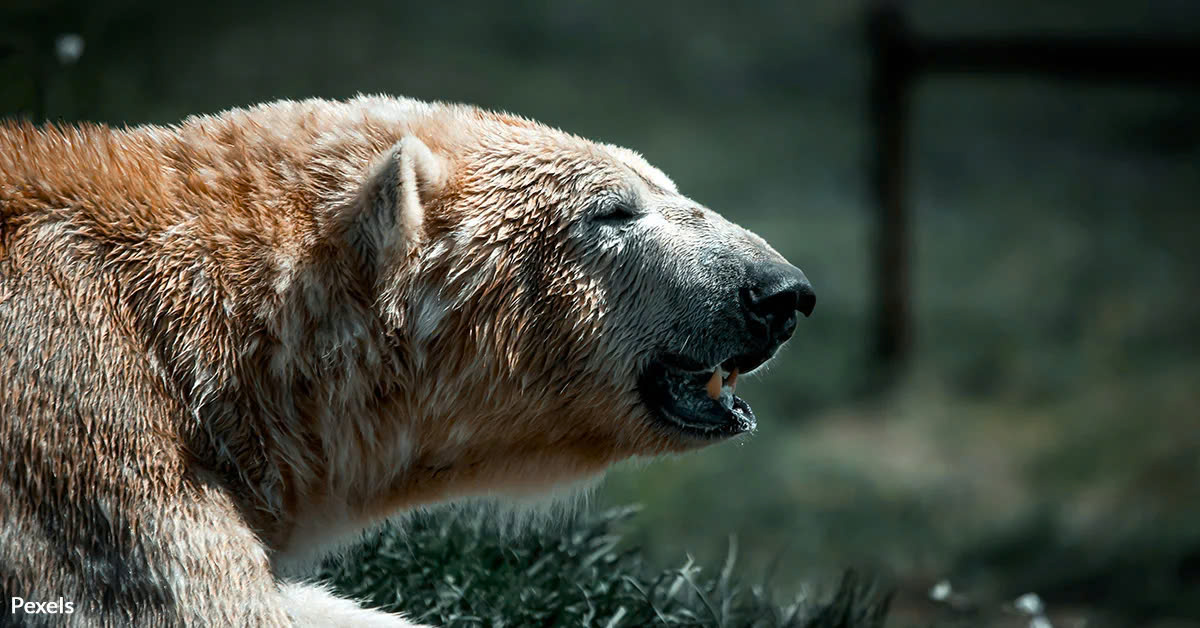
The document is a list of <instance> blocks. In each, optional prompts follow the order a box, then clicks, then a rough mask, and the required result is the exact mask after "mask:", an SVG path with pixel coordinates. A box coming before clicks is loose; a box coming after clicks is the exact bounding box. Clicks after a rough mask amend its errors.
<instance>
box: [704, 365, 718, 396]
mask: <svg viewBox="0 0 1200 628" xmlns="http://www.w3.org/2000/svg"><path fill="white" fill-rule="evenodd" d="M706 388H707V389H708V398H709V399H719V398H720V397H721V373H720V372H719V371H715V370H714V371H713V373H712V377H710V378H708V385H707V386H706Z"/></svg>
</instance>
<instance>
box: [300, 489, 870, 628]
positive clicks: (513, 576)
mask: <svg viewBox="0 0 1200 628" xmlns="http://www.w3.org/2000/svg"><path fill="white" fill-rule="evenodd" d="M635 512H636V509H635V508H621V509H613V510H607V511H603V512H598V513H594V514H591V515H589V516H587V517H584V518H581V519H579V520H577V521H574V522H572V523H569V524H567V525H565V526H564V527H563V528H562V529H560V530H558V531H539V532H522V533H501V532H498V531H497V530H496V526H495V525H493V524H492V523H490V522H489V517H488V515H487V514H485V513H482V512H473V511H447V512H442V513H438V514H421V515H416V516H414V517H413V518H412V519H410V520H409V521H407V522H406V523H405V524H404V525H403V526H402V527H394V528H389V529H387V530H385V531H384V532H382V533H381V534H379V535H378V536H375V537H373V538H372V539H371V540H369V541H368V542H367V543H365V544H364V545H363V546H361V547H359V548H357V549H356V550H354V551H352V552H351V553H350V554H349V555H348V556H347V557H346V558H345V559H344V560H341V561H338V562H337V563H331V564H330V565H328V566H327V568H326V569H325V571H324V573H323V576H324V578H325V579H326V580H328V581H329V582H330V583H331V584H333V586H334V587H335V588H336V589H338V590H339V591H340V592H341V593H342V594H344V595H347V596H350V597H353V598H354V599H357V600H361V601H364V602H365V603H367V604H370V605H372V606H376V607H379V608H382V609H385V610H388V611H401V612H404V613H405V614H406V615H407V616H408V617H409V618H411V619H413V620H415V621H419V622H424V623H431V624H434V625H439V626H455V627H465V626H496V627H500V626H597V627H601V628H609V627H612V628H616V627H618V626H713V627H732V626H738V627H740V626H754V627H762V628H774V627H782V626H795V627H802V628H849V627H852V626H853V627H867V628H881V627H882V626H883V621H884V616H885V615H886V613H887V606H888V601H889V595H887V594H883V593H881V592H879V591H878V590H877V588H876V587H875V586H874V585H872V584H868V583H863V582H862V581H860V580H859V579H858V578H857V577H855V575H854V574H852V573H847V574H846V575H845V576H844V577H843V578H842V581H841V583H840V584H839V585H838V587H837V588H836V590H835V591H834V592H833V593H832V595H827V596H821V595H817V594H814V593H812V592H806V593H804V594H801V595H797V596H796V597H795V598H793V599H792V600H790V601H788V602H786V603H779V602H777V601H776V600H775V599H774V598H773V596H772V595H771V594H770V593H769V592H768V587H767V586H765V585H748V584H745V583H744V582H742V581H740V580H739V578H738V576H737V575H736V572H735V567H736V558H737V551H736V543H733V542H731V543H730V552H729V555H728V558H727V560H726V561H725V564H724V565H723V566H722V567H721V568H720V569H719V570H712V571H710V570H707V569H701V567H700V566H698V565H696V564H695V563H693V561H692V560H691V559H688V560H687V561H685V563H684V564H683V565H682V566H681V567H678V568H676V569H668V570H665V571H662V570H658V569H655V568H653V567H651V566H650V565H648V564H647V562H646V560H645V559H644V558H643V556H642V554H641V553H640V552H639V551H638V550H637V549H622V548H620V547H618V546H619V544H620V540H621V537H620V535H619V534H617V533H616V531H615V528H616V527H617V526H618V524H620V523H622V522H624V521H626V520H628V519H629V518H630V517H632V516H633V514H634V513H635Z"/></svg>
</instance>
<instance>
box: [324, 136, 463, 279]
mask: <svg viewBox="0 0 1200 628" xmlns="http://www.w3.org/2000/svg"><path fill="white" fill-rule="evenodd" d="M448 179H449V166H448V164H447V162H446V160H445V159H444V158H442V157H440V156H438V155H435V154H434V153H433V151H431V150H430V149H429V147H428V146H426V145H425V143H424V142H422V141H421V140H419V139H417V138H416V137H415V136H412V135H408V136H405V137H404V139H402V140H400V141H399V142H396V143H395V144H393V145H392V147H391V148H389V149H388V150H386V151H384V152H383V153H382V154H381V155H380V156H379V157H378V158H376V159H375V161H374V162H372V164H371V166H370V167H369V169H368V173H367V177H366V179H365V180H364V181H363V186H362V190H361V192H360V194H359V199H358V203H356V208H355V210H354V211H352V212H351V214H352V215H351V216H350V217H349V220H348V221H347V222H348V223H349V224H346V225H345V233H346V236H347V240H348V242H349V244H350V246H351V247H352V248H353V249H354V250H355V252H356V253H357V255H358V257H359V259H360V260H361V261H362V262H363V263H364V264H366V266H367V267H368V268H370V269H372V270H374V269H378V267H379V266H380V265H382V264H383V263H385V261H386V260H389V259H393V258H395V257H397V256H399V257H405V256H407V255H408V254H409V253H411V252H413V251H414V250H416V248H417V247H418V246H419V245H420V243H421V239H422V236H423V233H424V229H423V225H424V222H425V206H426V204H427V203H428V201H429V199H431V198H433V197H435V196H437V195H439V194H440V193H441V192H442V191H443V190H444V188H445V186H446V182H447V181H448Z"/></svg>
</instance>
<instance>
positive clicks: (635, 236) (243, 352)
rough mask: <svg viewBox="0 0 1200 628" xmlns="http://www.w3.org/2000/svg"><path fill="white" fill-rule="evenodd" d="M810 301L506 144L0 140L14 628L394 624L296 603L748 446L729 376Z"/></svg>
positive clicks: (707, 213) (217, 118)
mask: <svg viewBox="0 0 1200 628" xmlns="http://www.w3.org/2000/svg"><path fill="white" fill-rule="evenodd" d="M814 300H815V298H814V296H813V291H812V288H811V286H810V285H809V282H808V280H807V279H806V278H805V276H804V274H803V273H802V272H801V271H800V270H799V269H797V268H796V267H794V266H792V265H790V264H789V263H787V261H786V260H784V258H783V257H782V256H780V255H779V254H778V253H777V252H776V251H774V250H773V249H772V248H771V247H770V246H768V245H767V243H766V242H764V241H763V240H762V239H761V238H759V237H758V236H756V235H754V234H752V233H750V232H748V231H746V230H745V229H742V228H740V227H738V226H736V225H734V224H732V223H730V222H728V221H726V220H725V219H723V218H722V217H721V216H720V215H718V214H717V213H715V212H713V211H711V210H709V209H706V208H705V207H703V206H701V205H699V204H698V203H696V202H695V201H692V200H690V199H688V198H687V197H685V196H683V195H681V194H680V193H679V191H678V190H677V189H676V187H675V185H674V184H673V183H672V182H671V180H670V179H669V178H667V177H666V176H665V175H664V174H663V173H662V172H660V171H658V170H657V169H655V168H653V167H651V166H650V165H649V164H648V163H646V161H645V160H644V159H642V158H641V157H640V156H639V155H637V154H636V153H634V152H632V151H630V150H627V149H624V148H619V147H616V146H611V145H607V144H600V143H594V142H590V141H587V140H585V139H582V138H580V137H577V136H574V135H570V134H568V133H565V132H562V131H559V130H556V129H551V128H548V127H546V126H543V125H541V124H538V123H535V122H533V121H530V120H527V119H524V118H521V117H517V116H512V115H507V114H500V113H493V112H489V111H484V110H481V109H478V108H475V107H470V106H462V105H451V104H441V103H423V102H418V101H414V100H406V99H396V98H389V97H358V98H355V99H353V100H350V101H347V102H330V101H323V100H307V101H302V102H291V101H282V102H274V103H270V104H265V105H261V106H257V107H252V108H247V109H234V110H230V111H226V112H224V113H221V114H219V115H214V116H197V117H192V118H189V119H187V120H185V121H184V122H182V123H181V124H179V125H175V126H140V127H133V128H126V129H113V128H108V127H105V126H97V125H83V126H45V127H40V128H39V127H34V126H32V125H29V124H27V123H21V122H7V123H3V124H0V593H2V594H0V597H2V598H5V600H10V601H14V602H15V600H17V599H20V600H21V605H15V604H10V605H6V608H5V610H4V612H6V613H7V616H6V617H4V619H5V622H10V623H11V622H15V623H17V624H23V625H50V624H53V625H61V624H63V623H67V624H74V625H89V626H90V625H101V626H108V625H113V626H117V625H119V626H128V625H139V626H157V625H179V624H183V625H256V626H285V625H301V626H342V625H377V626H406V625H410V624H408V623H407V622H406V620H404V619H403V618H401V617H398V616H395V615H389V614H385V613H381V612H378V611H373V610H369V609H363V608H360V607H359V606H357V605H356V604H354V603H353V602H351V601H348V600H342V599H339V598H336V597H334V596H333V595H331V594H329V593H328V592H326V591H324V590H322V589H320V588H317V587H314V586H310V585H306V584H302V583H297V582H295V581H292V580H289V577H290V574H292V573H294V572H295V569H296V566H297V565H302V564H304V563H305V561H306V560H307V559H310V558H312V557H313V556H317V555H319V554H320V551H321V550H322V548H325V547H328V546H329V545H330V544H334V543H336V542H337V541H338V540H339V539H344V538H346V537H348V536H352V535H354V534H355V533H357V532H360V531H361V530H363V529H364V528H365V527H367V526H370V525H372V524H373V523H374V522H377V521H379V520H381V519H384V518H387V517H390V516H393V515H395V514H396V513H399V512H403V511H405V510H406V509H411V508H413V507H416V506H419V505H423V504H430V503H435V502H445V501H448V500H454V499H456V498H462V497H468V496H473V495H481V494H527V493H530V492H538V491H542V490H545V489H547V488H549V487H552V486H555V485H559V484H563V483H571V482H575V481H577V480H579V479H581V478H586V477H588V476H594V475H596V474H598V473H600V472H601V471H603V470H604V469H605V467H607V466H608V465H610V464H611V463H613V462H616V461H620V460H623V459H626V458H630V457H633V456H639V457H641V456H654V455H658V454H664V453H670V452H681V451H686V450H691V449H696V448H699V447H703V446H705V445H709V444H712V443H716V442H719V441H722V440H726V439H729V438H733V437H737V436H738V435H740V434H745V433H747V432H749V431H751V430H753V429H754V427H755V418H754V414H753V412H752V411H751V409H750V406H749V405H748V404H747V403H746V402H745V401H744V400H743V399H741V398H740V397H738V396H737V395H736V394H735V389H736V388H735V387H736V383H737V378H738V376H739V375H740V374H744V373H748V372H750V371H753V370H754V369H755V368H757V367H758V366H760V365H761V364H763V363H764V362H766V361H767V360H768V359H770V358H771V357H772V356H773V355H774V353H775V351H776V350H777V349H778V347H779V346H780V345H781V344H782V343H783V342H785V341H786V340H787V339H788V338H789V337H790V335H791V334H792V332H793V330H794V328H795V326H796V320H797V313H798V312H799V313H803V314H805V315H808V314H809V313H811V311H812V308H813V305H814ZM5 600H0V601H5ZM53 601H59V602H69V607H70V612H69V613H67V612H64V611H65V610H66V608H67V606H68V605H67V604H65V603H64V604H59V605H58V606H52V605H50V602H53ZM47 609H58V612H57V613H50V612H49V611H48V610H47ZM0 623H4V622H0Z"/></svg>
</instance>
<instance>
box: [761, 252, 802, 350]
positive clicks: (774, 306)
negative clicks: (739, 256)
mask: <svg viewBox="0 0 1200 628" xmlns="http://www.w3.org/2000/svg"><path fill="white" fill-rule="evenodd" d="M749 271H750V272H749V280H750V288H749V290H748V291H747V294H746V297H747V298H746V307H747V308H749V310H750V315H751V317H753V318H754V319H756V320H758V321H759V322H761V323H763V324H764V325H766V328H767V334H768V335H769V336H770V338H771V340H773V341H776V342H783V341H784V340H787V339H788V338H790V337H791V335H792V332H793V331H795V329H796V312H801V313H802V314H804V315H805V316H809V315H811V314H812V311H813V307H814V306H815V305H816V304H817V296H816V295H815V294H814V293H813V289H812V285H811V284H809V283H808V278H807V277H805V276H804V273H803V272H802V271H801V270H800V269H799V268H796V267H795V266H792V265H791V264H786V263H780V262H762V263H758V264H755V265H753V266H751V267H750V269H749Z"/></svg>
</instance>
